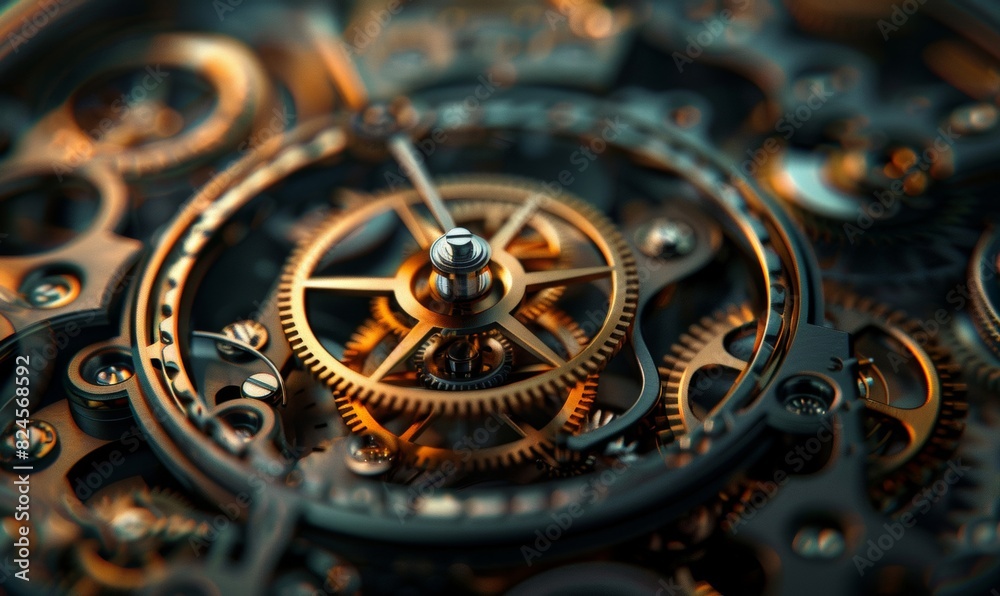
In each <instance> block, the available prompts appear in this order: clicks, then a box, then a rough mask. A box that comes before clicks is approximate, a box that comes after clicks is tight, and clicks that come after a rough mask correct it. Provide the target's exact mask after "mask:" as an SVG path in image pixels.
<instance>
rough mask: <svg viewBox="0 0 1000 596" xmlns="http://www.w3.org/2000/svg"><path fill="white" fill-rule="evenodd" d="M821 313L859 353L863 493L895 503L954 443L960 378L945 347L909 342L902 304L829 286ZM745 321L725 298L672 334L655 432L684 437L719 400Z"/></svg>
mask: <svg viewBox="0 0 1000 596" xmlns="http://www.w3.org/2000/svg"><path fill="white" fill-rule="evenodd" d="M827 316H828V317H829V318H830V319H831V320H832V322H833V324H834V326H835V327H836V328H838V329H841V330H843V331H847V332H849V333H851V334H852V335H853V337H854V349H855V356H856V357H857V358H858V359H859V360H861V361H862V362H863V365H862V366H861V378H860V380H859V387H861V388H862V398H863V399H864V400H865V406H866V407H867V416H866V429H867V446H868V450H869V462H870V467H869V480H870V483H869V487H870V492H871V495H872V498H873V500H874V501H875V502H876V503H877V504H878V505H879V507H880V508H881V509H883V510H884V511H895V510H897V509H898V508H899V507H901V504H902V503H903V502H904V499H905V497H906V496H907V495H908V494H909V492H910V490H912V489H914V488H917V487H920V486H924V485H925V484H926V483H927V481H928V480H931V479H933V477H934V475H935V474H936V473H937V471H938V470H939V469H940V465H941V463H942V462H943V461H944V460H945V459H946V458H947V456H948V454H949V453H950V452H951V450H952V449H953V447H954V445H955V444H956V442H957V440H958V437H959V436H960V434H961V431H962V427H963V425H962V418H963V417H964V415H965V409H966V406H965V403H964V401H963V395H964V386H963V385H962V384H961V383H959V382H958V381H957V380H956V373H957V367H956V366H955V365H954V364H953V363H952V362H951V360H950V357H949V355H948V353H947V352H946V351H945V350H944V349H943V348H942V347H941V346H940V345H939V344H938V343H937V342H936V341H933V340H928V341H925V342H923V343H918V342H917V340H916V339H914V338H915V337H918V333H922V331H921V328H920V326H919V324H918V323H916V322H913V321H911V320H909V319H907V318H906V316H905V315H903V314H902V313H899V312H894V311H892V310H890V309H887V308H885V307H883V306H879V305H877V304H876V303H874V302H872V301H870V300H867V299H861V298H857V297H855V296H853V295H850V294H839V293H838V294H835V295H833V296H831V297H830V299H829V302H828V314H827ZM755 328H756V323H755V317H754V314H753V312H752V311H751V310H750V308H749V307H747V306H745V305H743V306H738V307H737V306H734V307H730V308H729V309H728V310H727V311H724V312H721V313H719V314H717V315H715V316H714V317H707V318H705V319H703V320H702V321H701V322H699V323H697V324H695V325H693V326H692V327H691V328H690V329H689V330H688V332H687V333H686V334H684V335H683V336H682V337H681V340H680V342H678V344H676V345H675V346H674V347H673V349H672V353H671V354H669V355H667V356H666V357H665V359H664V361H665V367H663V368H661V370H660V373H661V378H662V379H663V385H662V397H663V404H664V406H663V407H664V414H665V417H666V421H667V424H666V428H665V429H664V430H661V433H660V438H661V441H664V442H670V441H674V440H677V439H678V438H679V437H681V436H684V435H685V434H687V433H688V432H689V431H690V429H691V428H692V427H693V426H695V425H697V424H699V423H700V422H701V420H702V418H703V417H704V416H705V415H706V414H707V412H708V411H710V410H711V409H712V408H713V407H714V405H715V404H718V403H720V402H721V401H722V400H723V399H725V395H726V392H727V391H728V389H729V388H730V387H731V385H732V382H733V379H735V378H736V375H738V374H739V372H740V371H741V370H742V368H743V366H745V363H746V361H747V357H748V356H749V354H748V353H747V352H746V346H747V345H748V344H749V345H750V346H752V338H753V336H754V333H753V330H754V329H755ZM747 338H749V341H748V340H747Z"/></svg>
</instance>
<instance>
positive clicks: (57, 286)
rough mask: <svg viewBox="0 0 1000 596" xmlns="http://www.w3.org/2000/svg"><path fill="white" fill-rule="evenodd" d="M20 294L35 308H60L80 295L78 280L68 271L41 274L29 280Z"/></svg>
mask: <svg viewBox="0 0 1000 596" xmlns="http://www.w3.org/2000/svg"><path fill="white" fill-rule="evenodd" d="M22 294H23V295H24V298H25V300H27V302H28V304H30V305H31V306H33V307H35V308H42V309H51V308H60V307H63V306H66V305H67V304H69V303H70V302H73V301H74V300H76V298H77V296H79V295H80V280H79V279H78V278H77V277H76V276H74V275H70V274H68V273H56V274H51V275H42V276H40V277H37V278H35V279H32V280H30V281H29V282H28V283H27V284H26V286H25V287H24V288H22Z"/></svg>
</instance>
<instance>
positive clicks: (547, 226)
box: [371, 201, 570, 335]
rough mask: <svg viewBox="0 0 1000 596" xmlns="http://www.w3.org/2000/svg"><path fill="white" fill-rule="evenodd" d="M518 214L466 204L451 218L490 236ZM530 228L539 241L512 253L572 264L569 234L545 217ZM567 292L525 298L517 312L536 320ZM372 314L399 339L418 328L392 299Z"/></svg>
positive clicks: (508, 208) (381, 299)
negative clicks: (399, 336)
mask: <svg viewBox="0 0 1000 596" xmlns="http://www.w3.org/2000/svg"><path fill="white" fill-rule="evenodd" d="M516 210H517V209H516V208H515V206H514V205H511V204H504V203H500V202H475V201H463V202H459V203H457V204H456V205H454V206H453V207H452V210H451V215H452V217H453V218H454V219H455V223H456V224H460V225H462V226H463V227H465V228H470V229H476V228H478V227H481V228H482V230H483V232H484V233H485V234H486V235H487V236H488V235H492V233H493V232H496V230H497V229H498V228H499V226H500V225H501V224H502V222H503V221H504V220H506V219H507V218H509V217H511V216H512V215H514V212H515V211H516ZM475 224H479V225H478V226H476V225H475ZM527 227H532V228H534V229H535V231H536V232H537V234H538V238H533V239H529V240H527V241H525V240H521V241H520V242H518V241H517V240H515V242H514V244H512V245H511V247H510V251H511V252H512V253H513V254H514V255H516V256H518V258H520V259H524V260H527V259H532V260H538V261H543V262H547V263H546V264H547V265H550V266H551V265H558V264H560V263H563V264H568V263H569V258H568V257H569V256H570V254H569V246H570V243H569V242H567V239H566V238H564V236H565V234H563V233H562V232H561V231H560V230H559V229H558V228H556V227H555V226H554V225H553V224H552V222H550V221H548V220H546V219H544V218H542V217H534V218H532V219H530V220H529V221H528V224H527ZM565 290H566V288H564V287H554V288H545V289H544V290H542V291H540V292H536V293H534V294H532V295H530V296H527V297H525V300H524V304H522V305H521V307H520V308H519V309H518V311H517V316H518V318H521V319H522V320H530V319H534V318H535V317H537V316H538V315H539V314H541V313H542V312H544V311H545V310H546V309H547V308H549V307H550V306H552V305H554V304H555V303H556V302H557V301H558V300H559V298H560V297H561V296H562V295H563V293H564V292H565ZM428 291H429V288H428ZM371 312H372V316H373V317H375V319H377V320H378V321H381V322H383V323H385V324H386V325H389V327H390V328H391V329H392V330H393V332H394V333H396V334H398V335H405V334H406V333H408V332H409V331H410V329H413V326H414V325H416V320H415V319H413V318H412V317H410V316H408V315H407V314H406V313H405V312H403V311H402V309H401V308H399V306H398V305H396V304H394V303H393V300H392V299H391V298H390V297H388V296H377V297H375V298H373V299H372V304H371Z"/></svg>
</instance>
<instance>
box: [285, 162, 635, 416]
mask: <svg viewBox="0 0 1000 596" xmlns="http://www.w3.org/2000/svg"><path fill="white" fill-rule="evenodd" d="M439 192H440V194H441V199H442V202H443V204H446V205H450V204H453V203H455V202H456V201H459V200H464V201H470V199H471V200H473V201H477V202H478V201H482V202H484V203H488V204H495V203H500V204H503V205H506V207H505V208H506V209H510V208H511V207H513V208H514V209H522V210H523V211H522V212H521V214H520V215H519V216H517V217H511V218H510V219H509V220H507V221H508V222H513V223H508V224H507V226H504V227H502V228H501V229H500V230H498V231H497V232H496V233H495V234H494V236H493V237H491V238H490V239H489V241H490V245H491V249H492V252H493V255H492V261H491V264H490V269H491V272H492V275H493V279H494V281H493V291H492V292H490V293H489V294H487V295H486V296H484V297H483V298H482V299H481V300H479V301H476V302H474V303H471V304H469V305H463V307H462V308H461V309H453V310H441V309H440V308H438V307H437V305H432V304H429V303H428V302H427V301H426V299H425V297H424V296H423V295H421V293H420V292H418V291H415V288H417V287H418V286H419V285H420V284H421V283H422V282H424V281H425V280H426V279H428V276H429V273H430V271H431V266H430V257H429V254H428V252H427V251H426V250H421V251H419V252H416V253H414V254H412V255H410V256H409V257H407V258H406V259H404V260H403V261H402V263H400V265H399V267H398V269H397V271H396V273H395V275H393V276H386V277H350V276H336V277H314V271H315V270H316V268H317V266H318V265H319V264H320V263H321V262H322V260H323V257H324V255H326V254H327V252H328V251H329V250H330V249H331V248H332V247H334V246H335V245H336V244H337V243H338V242H340V241H341V240H342V239H343V238H345V237H346V236H347V235H348V234H350V233H351V232H353V231H354V230H357V229H359V228H360V227H361V226H363V225H364V223H365V222H366V221H368V220H370V219H372V218H374V217H378V216H381V215H384V214H387V213H393V212H395V213H397V214H399V216H400V220H401V222H402V224H403V225H404V226H406V227H407V229H409V230H410V231H411V233H412V235H413V237H414V239H415V240H417V241H418V243H419V241H420V238H422V237H424V228H423V227H421V228H419V229H413V227H412V226H413V225H414V223H413V222H419V221H420V218H419V216H417V215H415V213H416V211H415V209H416V208H417V206H418V205H420V204H421V203H422V202H423V200H422V198H421V195H420V194H419V193H418V192H417V191H409V192H403V193H397V194H393V195H389V196H386V197H384V198H381V199H378V200H375V201H372V202H370V203H368V204H366V205H364V206H361V207H360V208H357V209H355V210H353V211H350V212H347V213H344V214H339V215H337V216H336V217H334V218H332V219H331V220H330V221H329V222H328V223H327V224H326V225H324V226H322V227H321V229H320V231H319V233H318V234H317V235H316V237H315V238H313V239H311V240H310V241H308V242H306V243H305V244H303V245H302V246H300V247H299V248H298V250H297V251H296V253H295V254H294V256H293V257H292V259H291V260H290V263H289V266H288V268H287V270H286V273H285V275H284V276H283V278H282V284H281V289H280V293H279V310H280V314H281V320H282V325H283V327H284V329H285V332H286V335H287V337H288V340H289V343H290V345H291V347H292V349H293V350H294V351H295V353H296V354H297V355H298V356H299V357H300V358H301V359H302V361H303V362H304V363H305V365H306V366H307V367H308V368H309V369H310V370H311V371H312V373H313V374H314V375H315V376H316V377H317V378H319V379H321V380H323V381H324V382H326V383H327V384H328V385H329V386H330V387H331V388H333V389H334V390H335V391H336V392H337V394H338V395H343V396H347V397H352V398H357V399H359V400H361V401H363V402H365V403H366V404H368V405H372V406H386V407H393V408H401V409H405V410H413V411H418V412H422V413H427V412H429V411H431V409H432V406H433V405H434V404H435V403H436V404H437V405H438V406H440V405H441V403H440V402H441V401H442V399H444V400H446V401H445V403H446V404H447V405H446V407H447V408H448V409H449V410H450V411H464V412H474V411H478V410H481V409H482V406H483V404H493V403H501V404H503V405H505V406H506V407H510V408H513V407H517V406H519V405H523V404H525V403H530V402H532V401H535V399H536V398H537V396H538V395H540V394H543V393H546V392H553V391H557V392H558V391H562V390H564V389H566V388H569V387H572V386H574V385H575V384H576V383H578V382H580V381H582V380H584V379H586V378H587V377H588V376H589V375H591V374H593V373H595V372H597V371H599V370H600V369H601V368H603V366H604V365H605V363H606V362H607V360H608V359H609V358H610V357H611V356H612V355H614V354H615V353H616V352H617V350H618V349H619V348H620V347H621V344H622V342H623V340H624V338H625V334H626V332H627V331H628V329H629V326H630V325H631V323H632V320H633V318H634V315H635V306H636V301H637V298H638V276H637V272H636V269H635V262H634V260H633V257H632V255H631V253H630V252H629V249H628V246H627V245H626V243H625V241H624V239H622V237H621V236H620V235H619V234H618V232H617V231H616V230H615V228H614V226H613V225H612V224H611V223H610V222H609V221H608V220H607V219H606V218H605V217H604V216H603V215H602V214H600V213H598V212H597V211H595V210H594V209H593V208H592V207H590V206H589V205H587V204H585V203H583V202H581V201H579V200H577V199H573V198H570V197H565V196H561V197H559V198H553V197H544V196H542V195H539V194H538V192H537V189H531V188H527V187H525V186H524V185H523V184H521V185H517V184H510V183H509V182H508V181H507V180H506V179H499V180H484V181H477V182H457V183H451V184H445V185H442V186H441V187H440V189H439ZM535 217H542V218H545V219H551V220H553V221H558V222H561V224H562V225H566V226H568V227H571V228H573V229H574V231H575V233H577V234H579V235H580V236H581V237H582V238H585V239H586V241H587V242H588V243H589V244H590V245H591V246H592V247H593V249H594V251H593V252H594V253H595V255H596V258H599V260H601V261H603V263H602V264H598V265H592V266H591V265H588V266H576V267H572V268H568V269H552V270H534V271H526V270H525V265H524V263H523V262H522V260H521V258H519V255H518V254H516V253H515V252H513V248H512V246H514V245H515V239H516V238H517V237H518V235H519V234H520V233H521V231H522V230H523V229H524V227H525V226H526V225H527V222H528V221H531V220H533V218H535ZM591 282H597V283H598V284H599V285H598V287H600V288H601V290H602V291H604V292H606V293H607V296H608V307H607V311H606V312H605V313H604V315H603V317H602V319H601V320H600V326H599V328H598V330H597V332H596V333H595V334H594V337H593V338H591V340H590V342H589V343H588V344H587V345H586V346H584V347H583V349H581V350H580V351H579V353H577V354H574V355H573V356H572V357H570V358H568V359H567V358H566V357H565V356H564V355H561V354H558V353H557V352H556V351H554V350H553V349H552V348H551V347H550V346H549V345H548V344H547V343H546V342H545V341H543V340H542V339H541V338H540V337H539V336H538V335H537V334H536V332H535V331H533V330H532V328H530V327H529V326H528V325H527V324H526V323H525V322H523V321H522V320H521V318H519V317H518V316H517V314H518V311H519V309H520V308H522V306H523V305H524V304H525V302H526V301H527V298H528V296H530V295H531V294H532V293H535V292H540V291H543V290H546V289H549V288H557V287H565V286H571V285H576V284H585V283H591ZM309 292H333V293H338V294H342V295H361V296H373V297H375V296H382V297H392V298H394V301H395V303H396V304H397V305H398V306H399V308H400V310H401V311H402V312H403V313H405V314H406V315H407V316H408V317H409V318H410V319H412V320H413V321H415V323H414V325H413V326H412V327H411V328H409V329H408V330H407V331H406V333H404V334H402V335H401V336H400V337H399V342H398V344H396V345H395V346H394V347H393V349H392V350H391V351H390V352H389V353H388V354H386V356H385V358H384V359H383V360H382V361H381V362H380V363H379V365H378V366H377V367H376V368H375V370H373V371H370V372H369V373H364V372H360V371H358V370H355V369H352V368H350V367H348V366H347V365H346V364H345V363H344V362H343V361H341V360H339V359H337V358H336V357H334V356H333V355H332V354H330V353H329V352H328V351H327V350H326V349H325V348H324V347H323V346H322V344H321V343H320V340H319V338H318V337H317V335H316V334H315V333H314V332H313V330H312V328H311V326H310V322H309V320H308V316H307V313H306V308H305V305H306V295H307V294H308V293H309ZM489 330H497V331H498V332H499V333H500V334H501V335H503V337H505V338H506V339H507V340H508V341H510V342H511V343H512V344H514V345H516V346H517V347H519V348H520V349H521V350H523V351H524V352H525V353H526V355H527V357H528V358H529V359H532V360H534V361H536V367H535V369H536V371H537V372H536V373H535V374H533V375H531V376H530V377H528V378H521V379H517V380H514V381H511V382H508V383H506V384H504V385H503V386H502V387H501V388H494V389H490V390H472V391H463V392H462V393H461V397H460V399H458V398H456V396H454V395H451V394H445V395H446V397H445V398H440V396H438V397H439V399H434V396H435V394H434V392H433V391H429V390H427V389H425V388H419V387H407V386H399V385H396V384H391V383H388V382H385V381H386V379H388V378H391V376H392V375H393V374H394V373H396V372H397V371H398V370H401V369H404V368H405V367H406V366H407V363H409V362H410V361H411V360H412V358H413V356H414V354H415V353H416V352H417V350H419V349H420V348H421V346H423V345H424V343H425V342H426V341H427V340H428V339H429V338H430V337H431V336H432V335H434V334H435V333H439V332H441V331H453V332H461V333H477V332H483V331H489Z"/></svg>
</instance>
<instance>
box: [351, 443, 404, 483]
mask: <svg viewBox="0 0 1000 596" xmlns="http://www.w3.org/2000/svg"><path fill="white" fill-rule="evenodd" d="M395 459H396V450H395V449H393V447H392V446H391V445H389V444H388V443H387V442H386V441H385V440H383V439H382V438H381V437H378V436H376V435H373V434H360V435H351V436H350V437H349V438H348V439H347V459H346V463H347V467H348V468H349V469H350V470H351V471H352V472H354V473H355V474H358V475H359V476H378V475H380V474H384V473H386V472H388V471H389V469H390V468H392V464H393V462H394V461H395Z"/></svg>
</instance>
